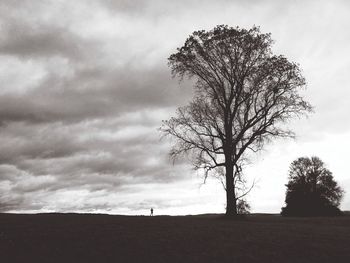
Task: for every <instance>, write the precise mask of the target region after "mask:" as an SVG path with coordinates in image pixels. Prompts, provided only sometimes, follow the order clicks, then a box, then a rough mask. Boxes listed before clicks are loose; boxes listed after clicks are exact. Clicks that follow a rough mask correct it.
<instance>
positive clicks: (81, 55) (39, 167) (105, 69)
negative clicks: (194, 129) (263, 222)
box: [0, 0, 350, 214]
mask: <svg viewBox="0 0 350 263" xmlns="http://www.w3.org/2000/svg"><path fill="white" fill-rule="evenodd" d="M217 24H227V25H230V26H240V27H246V28H249V27H252V26H253V25H258V26H260V28H261V31H262V32H264V33H266V32H271V33H272V38H273V39H274V40H275V44H274V47H273V51H274V52H275V53H276V54H283V55H285V56H286V57H287V58H289V59H290V60H292V61H295V62H297V63H299V64H300V66H301V68H302V69H303V73H304V76H305V77H306V80H307V83H308V89H307V90H306V91H305V92H304V95H305V97H306V98H307V100H309V101H310V102H311V103H312V104H313V105H314V106H315V113H314V114H313V115H312V116H310V117H309V118H308V119H305V120H296V121H295V122H293V123H291V124H290V126H291V127H292V128H293V129H294V130H295V131H296V133H297V135H298V138H297V140H294V141H293V140H278V141H275V142H273V143H271V144H270V145H268V147H266V149H265V150H264V151H263V152H261V153H260V154H258V155H257V156H256V157H255V159H254V160H253V162H252V164H251V165H250V166H249V167H247V169H246V171H245V175H246V177H247V178H248V180H249V181H252V180H254V179H255V180H256V181H257V186H256V187H255V189H254V190H253V191H252V192H251V194H250V196H249V197H248V201H249V202H250V204H251V206H252V211H253V212H274V213H278V212H279V211H280V208H281V206H283V203H284V194H285V187H284V184H285V183H286V182H287V172H288V166H289V164H290V162H291V161H293V160H294V159H295V158H297V157H299V156H311V155H317V156H319V157H320V158H321V159H322V160H323V161H324V162H325V163H326V165H327V167H328V168H329V169H330V170H331V171H332V172H333V175H334V177H335V179H336V180H337V181H338V182H339V184H340V185H341V186H342V187H343V188H344V189H345V190H346V191H347V192H348V193H347V194H346V195H345V198H344V200H343V203H342V206H341V208H342V209H347V210H350V173H349V169H348V158H349V151H350V150H349V149H350V121H349V114H350V104H349V101H350V84H349V80H348V77H349V72H350V49H349V46H350V2H349V1H346V0H344V1H340V0H339V1H337V0H335V1H305V0H304V1H299V0H294V1H278V0H275V1H272V0H271V1H258V0H250V1H238V0H236V1H224V0H220V1H217V0H216V1H209V0H204V1H199V0H198V1H197V0H191V1H190V0H185V1H164V0H134V1H127V0H100V1H97V0H96V1H88V0H86V1H84V0H75V1H68V0H67V1H64V0H52V1H50V0H42V1H40V0H37V1H32V0H1V1H0V84H1V87H0V145H1V149H0V211H2V212H4V211H10V212H49V211H58V212H101V213H122V214H147V213H148V211H149V208H150V207H154V208H155V213H156V214H190V213H192V214H193V213H194V214H195V213H209V212H224V209H225V195H224V191H223V189H222V187H221V185H220V183H219V182H218V181H217V180H214V179H211V180H208V182H207V184H205V185H203V184H202V182H203V180H202V178H201V176H200V174H197V173H196V172H194V171H193V170H191V167H190V166H189V165H188V164H187V162H186V160H182V161H179V162H177V163H175V164H174V165H173V164H172V162H171V161H170V160H169V157H168V152H169V149H170V144H169V141H167V140H160V134H159V132H158V130H157V129H158V128H159V126H160V125H161V120H163V119H167V118H169V117H170V116H172V115H173V114H174V111H175V109H176V108H177V107H178V106H181V105H184V104H186V102H187V101H188V100H189V99H190V98H191V96H192V91H191V85H190V83H179V82H178V80H176V79H172V78H171V75H170V71H169V69H168V67H167V57H168V56H169V55H170V54H171V53H173V52H174V51H175V50H176V48H177V47H180V46H181V45H182V44H183V42H184V41H185V39H186V37H187V36H188V35H189V34H190V33H192V32H193V31H194V30H198V29H211V28H213V27H214V26H215V25H217Z"/></svg>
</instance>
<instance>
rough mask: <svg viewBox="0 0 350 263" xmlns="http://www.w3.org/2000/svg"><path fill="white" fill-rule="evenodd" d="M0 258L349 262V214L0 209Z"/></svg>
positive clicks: (113, 260)
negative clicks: (228, 214) (31, 211)
mask: <svg viewBox="0 0 350 263" xmlns="http://www.w3.org/2000/svg"><path fill="white" fill-rule="evenodd" d="M0 262H4V263H10V262H47V263H50V262H62V263H66V262H74V263H78V262H84V263H85V262H101V263H103V262H164V263H169V262H179V263H180V262H279V263H281V262H297V263H302V262H305V263H306V262H307V263H311V262H318V263H319V262H328V263H330V262H350V216H342V217H338V218H283V217H280V216H277V215H249V216H247V217H246V218H241V219H238V220H228V219H225V218H223V217H222V216H220V215H203V216H177V217H170V216H155V217H144V216H140V217H136V216H109V215H93V214H85V215H83V214H38V215H15V214H0Z"/></svg>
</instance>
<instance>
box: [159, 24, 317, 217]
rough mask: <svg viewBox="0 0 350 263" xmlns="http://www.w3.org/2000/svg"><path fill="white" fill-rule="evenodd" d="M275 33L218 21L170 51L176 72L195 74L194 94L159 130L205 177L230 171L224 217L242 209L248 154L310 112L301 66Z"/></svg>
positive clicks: (175, 152) (284, 133) (285, 132)
mask: <svg viewBox="0 0 350 263" xmlns="http://www.w3.org/2000/svg"><path fill="white" fill-rule="evenodd" d="M271 45H272V40H271V37H270V34H262V33H260V30H259V28H258V27H253V28H251V29H249V30H246V29H241V28H238V27H237V28H232V27H228V26H224V25H219V26H216V27H215V28H214V29H212V30H210V31H204V30H201V31H195V32H194V33H193V34H192V35H190V36H189V37H188V38H187V40H186V42H185V44H184V45H183V46H182V47H181V48H178V49H177V52H176V53H174V54H172V55H171V56H170V57H169V59H168V60H169V66H170V68H171V70H172V74H173V76H174V77H175V76H179V77H180V79H181V80H182V79H183V78H184V77H188V78H193V79H194V80H195V95H194V98H193V100H192V101H191V102H190V103H189V104H188V105H187V106H184V107H180V108H178V110H177V114H176V117H172V118H171V119H169V120H167V121H164V122H163V125H162V127H161V130H162V131H163V132H164V133H165V134H166V135H171V136H173V137H174V138H175V140H176V142H175V144H174V146H173V148H172V150H171V156H172V157H174V158H176V156H178V155H183V154H186V155H187V156H189V157H191V160H192V163H193V165H194V167H195V168H196V169H204V170H205V174H206V176H208V174H209V172H214V173H215V172H216V171H217V169H218V168H224V169H225V188H226V198H227V206H226V215H236V214H237V196H236V190H237V189H236V186H237V182H241V180H240V178H239V177H238V176H239V175H240V174H241V173H240V167H241V165H242V164H244V163H245V161H246V159H247V158H248V156H247V152H249V151H253V152H257V151H259V150H260V149H261V148H262V147H263V145H264V143H265V142H266V141H268V140H269V139H271V138H273V137H290V136H293V133H292V132H291V131H290V130H288V129H286V128H285V127H283V126H284V125H283V124H284V123H285V122H286V121H288V120H290V119H291V118H293V117H296V116H300V115H302V114H305V113H307V112H309V111H311V106H310V105H309V103H307V102H306V101H304V99H303V98H302V96H301V95H300V94H299V90H300V89H301V88H303V87H304V86H305V80H304V78H303V76H302V75H301V72H300V69H299V67H298V65H297V64H295V63H293V62H289V61H288V60H287V59H286V58H285V57H283V56H276V55H273V54H272V51H271Z"/></svg>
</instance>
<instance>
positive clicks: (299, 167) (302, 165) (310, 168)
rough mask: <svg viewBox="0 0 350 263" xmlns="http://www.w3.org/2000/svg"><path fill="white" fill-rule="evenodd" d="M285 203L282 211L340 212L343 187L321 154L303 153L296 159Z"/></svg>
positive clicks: (290, 213) (301, 213) (303, 213)
mask: <svg viewBox="0 0 350 263" xmlns="http://www.w3.org/2000/svg"><path fill="white" fill-rule="evenodd" d="M286 186H287V192H286V199H285V202H286V206H285V207H283V208H282V212H281V213H282V215H286V216H317V215H336V214H339V213H340V210H339V208H338V207H339V205H340V201H341V199H342V197H343V194H344V191H343V190H342V188H341V187H340V186H339V185H338V184H337V182H336V181H335V180H334V178H333V175H332V172H331V171H329V170H328V169H327V168H325V166H324V163H323V162H322V161H321V159H320V158H318V157H311V158H308V157H301V158H298V159H297V160H295V161H293V162H292V164H291V165H290V169H289V182H288V184H287V185H286Z"/></svg>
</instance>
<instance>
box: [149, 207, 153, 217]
mask: <svg viewBox="0 0 350 263" xmlns="http://www.w3.org/2000/svg"><path fill="white" fill-rule="evenodd" d="M150 216H153V208H151V215H150Z"/></svg>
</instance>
